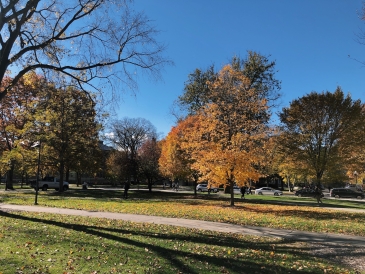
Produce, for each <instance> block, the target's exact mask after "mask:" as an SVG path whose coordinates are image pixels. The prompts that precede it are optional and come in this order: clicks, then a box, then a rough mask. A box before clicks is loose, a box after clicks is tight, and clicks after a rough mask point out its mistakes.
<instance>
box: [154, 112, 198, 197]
mask: <svg viewBox="0 0 365 274" xmlns="http://www.w3.org/2000/svg"><path fill="white" fill-rule="evenodd" d="M194 123H195V119H194V117H193V116H190V117H188V118H187V119H185V120H183V121H180V122H179V123H178V125H177V126H176V127H173V128H172V129H171V131H170V132H169V134H168V135H167V137H166V138H165V139H164V140H162V141H161V156H160V159H159V168H160V172H161V174H162V175H163V176H165V177H167V178H169V179H170V180H175V179H193V181H194V184H195V185H196V183H197V179H198V174H197V173H196V171H195V170H193V169H192V168H191V164H192V159H191V156H190V155H189V151H188V150H185V149H184V148H183V147H182V141H183V139H182V137H183V136H184V132H186V130H187V128H189V127H190V128H191V127H192V126H193V125H194ZM194 191H195V193H196V188H194Z"/></svg>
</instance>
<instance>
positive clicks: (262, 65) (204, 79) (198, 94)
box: [177, 51, 281, 118]
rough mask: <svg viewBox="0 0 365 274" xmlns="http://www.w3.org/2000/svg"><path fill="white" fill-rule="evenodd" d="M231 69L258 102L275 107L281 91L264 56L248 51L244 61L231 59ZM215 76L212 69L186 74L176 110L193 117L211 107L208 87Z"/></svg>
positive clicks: (274, 64) (211, 99) (210, 94)
mask: <svg viewBox="0 0 365 274" xmlns="http://www.w3.org/2000/svg"><path fill="white" fill-rule="evenodd" d="M231 66H232V68H233V69H234V70H236V71H238V72H240V73H241V74H242V75H243V76H245V77H246V78H247V79H248V80H249V81H248V83H249V84H248V87H247V89H255V90H256V93H257V95H258V96H260V98H261V99H262V100H267V101H268V105H269V106H275V104H276V102H277V99H279V98H280V89H281V81H279V80H278V79H276V72H277V71H276V62H275V61H270V60H269V57H268V56H264V55H261V54H259V53H257V52H255V51H248V52H247V56H246V58H244V59H242V58H240V57H237V56H234V57H233V58H232V60H231ZM217 76H218V74H217V72H215V70H214V66H213V65H211V66H210V67H209V68H208V69H207V70H205V71H202V70H201V69H196V70H195V71H194V72H193V73H191V74H189V76H188V80H187V81H186V82H185V87H184V93H183V94H182V95H181V96H179V98H178V100H177V104H178V106H180V108H181V109H183V110H187V114H188V115H194V114H196V113H197V111H198V110H199V109H201V108H202V107H203V106H206V105H207V104H209V103H212V102H213V103H214V102H215V100H216V99H215V98H214V97H212V90H211V89H210V86H209V83H212V82H214V81H215V80H216V78H217ZM266 113H267V114H269V112H267V111H266V112H263V113H261V115H263V114H266ZM268 117H269V116H268ZM268 117H266V118H268Z"/></svg>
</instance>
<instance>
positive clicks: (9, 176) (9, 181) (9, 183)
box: [5, 163, 14, 190]
mask: <svg viewBox="0 0 365 274" xmlns="http://www.w3.org/2000/svg"><path fill="white" fill-rule="evenodd" d="M13 174H14V164H13V163H12V164H11V165H10V170H8V173H7V176H6V184H5V190H9V189H10V190H14V186H13Z"/></svg>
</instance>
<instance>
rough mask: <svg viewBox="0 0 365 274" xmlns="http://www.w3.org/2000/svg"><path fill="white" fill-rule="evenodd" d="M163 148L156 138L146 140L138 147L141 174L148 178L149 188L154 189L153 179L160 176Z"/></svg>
mask: <svg viewBox="0 0 365 274" xmlns="http://www.w3.org/2000/svg"><path fill="white" fill-rule="evenodd" d="M160 155H161V148H160V145H159V143H158V142H157V140H156V138H152V139H148V140H146V141H145V142H144V143H143V144H142V146H141V147H140V148H139V149H138V157H139V170H140V174H141V175H142V176H143V177H145V178H146V179H147V183H148V189H149V191H150V192H151V191H152V185H153V180H156V179H157V178H159V177H160V172H159V168H158V159H159V158H160Z"/></svg>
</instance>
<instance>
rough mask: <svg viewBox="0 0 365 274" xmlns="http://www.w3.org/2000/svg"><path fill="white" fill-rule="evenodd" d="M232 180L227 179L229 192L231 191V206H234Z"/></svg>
mask: <svg viewBox="0 0 365 274" xmlns="http://www.w3.org/2000/svg"><path fill="white" fill-rule="evenodd" d="M233 185H234V183H233V180H229V188H230V190H229V192H230V193H231V206H234V192H233Z"/></svg>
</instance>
